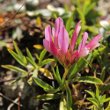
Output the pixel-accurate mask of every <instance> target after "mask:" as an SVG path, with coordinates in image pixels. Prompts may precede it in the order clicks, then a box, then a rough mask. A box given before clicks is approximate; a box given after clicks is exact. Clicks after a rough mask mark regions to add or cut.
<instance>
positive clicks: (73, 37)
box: [70, 21, 81, 51]
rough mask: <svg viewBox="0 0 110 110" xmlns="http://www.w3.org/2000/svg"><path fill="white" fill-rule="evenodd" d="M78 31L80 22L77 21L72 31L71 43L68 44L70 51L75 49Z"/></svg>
mask: <svg viewBox="0 0 110 110" xmlns="http://www.w3.org/2000/svg"><path fill="white" fill-rule="evenodd" d="M80 29H81V26H80V21H79V22H78V23H77V24H76V27H75V31H74V33H73V36H72V39H71V43H70V48H71V51H73V49H74V47H75V44H76V40H77V37H78V34H79V32H80Z"/></svg>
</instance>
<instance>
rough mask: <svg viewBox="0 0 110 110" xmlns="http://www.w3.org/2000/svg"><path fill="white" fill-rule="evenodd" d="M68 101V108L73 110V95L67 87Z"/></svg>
mask: <svg viewBox="0 0 110 110" xmlns="http://www.w3.org/2000/svg"><path fill="white" fill-rule="evenodd" d="M66 101H67V108H68V110H71V107H72V94H71V90H70V88H69V87H68V86H67V87H66Z"/></svg>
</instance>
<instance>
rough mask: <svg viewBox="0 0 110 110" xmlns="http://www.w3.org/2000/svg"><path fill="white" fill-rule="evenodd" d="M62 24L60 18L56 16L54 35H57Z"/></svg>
mask: <svg viewBox="0 0 110 110" xmlns="http://www.w3.org/2000/svg"><path fill="white" fill-rule="evenodd" d="M62 26H64V24H63V20H62V18H60V17H58V18H57V19H56V21H55V36H56V37H57V36H58V34H59V32H60V30H61V27H62Z"/></svg>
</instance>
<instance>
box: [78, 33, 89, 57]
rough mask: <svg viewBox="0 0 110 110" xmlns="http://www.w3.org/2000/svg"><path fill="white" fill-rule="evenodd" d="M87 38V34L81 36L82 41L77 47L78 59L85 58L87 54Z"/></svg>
mask: <svg viewBox="0 0 110 110" xmlns="http://www.w3.org/2000/svg"><path fill="white" fill-rule="evenodd" d="M87 38H88V33H87V32H84V34H83V39H82V41H81V43H80V45H79V47H78V53H79V55H78V56H79V57H85V56H86V55H88V54H89V50H88V49H87V48H86V46H85V45H86V41H87Z"/></svg>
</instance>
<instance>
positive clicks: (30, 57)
mask: <svg viewBox="0 0 110 110" xmlns="http://www.w3.org/2000/svg"><path fill="white" fill-rule="evenodd" d="M26 52H27V56H28V57H26V58H27V60H28V61H29V63H30V64H31V65H33V67H34V68H38V66H37V64H36V63H35V61H34V58H33V57H32V55H31V53H30V51H29V50H28V49H26Z"/></svg>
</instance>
